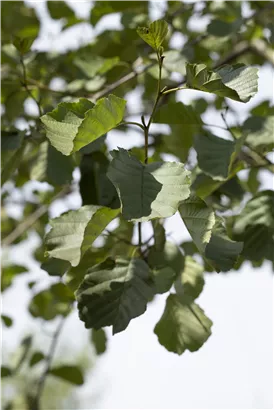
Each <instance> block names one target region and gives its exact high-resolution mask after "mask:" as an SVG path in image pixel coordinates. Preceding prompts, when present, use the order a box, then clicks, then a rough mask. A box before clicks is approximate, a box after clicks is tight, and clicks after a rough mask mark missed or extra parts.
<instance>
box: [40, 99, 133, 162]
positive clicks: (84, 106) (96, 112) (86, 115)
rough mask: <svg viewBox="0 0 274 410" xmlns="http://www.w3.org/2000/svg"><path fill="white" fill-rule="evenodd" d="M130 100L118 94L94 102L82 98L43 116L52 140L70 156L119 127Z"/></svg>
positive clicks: (62, 104)
mask: <svg viewBox="0 0 274 410" xmlns="http://www.w3.org/2000/svg"><path fill="white" fill-rule="evenodd" d="M125 105H126V101H125V100H123V99H122V98H119V97H116V96H115V95H109V96H108V97H107V98H101V99H100V100H98V101H97V102H96V104H95V105H94V104H93V103H92V102H90V101H89V100H86V99H84V98H81V99H80V100H79V101H78V102H76V103H61V104H59V105H58V106H57V108H56V109H55V110H53V111H51V112H49V113H47V114H46V115H43V116H42V117H41V121H42V123H43V124H44V126H45V129H46V136H47V138H48V139H49V140H50V143H51V144H52V145H53V146H54V147H55V148H56V149H57V150H58V151H60V152H62V154H64V155H70V154H72V153H73V152H75V151H79V150H80V148H82V147H84V146H86V145H88V144H89V143H91V142H93V141H95V140H97V138H99V137H101V136H102V135H104V134H106V133H107V132H108V131H110V130H111V129H112V128H115V127H116V126H117V125H118V124H119V123H120V122H121V121H122V119H123V116H124V110H125Z"/></svg>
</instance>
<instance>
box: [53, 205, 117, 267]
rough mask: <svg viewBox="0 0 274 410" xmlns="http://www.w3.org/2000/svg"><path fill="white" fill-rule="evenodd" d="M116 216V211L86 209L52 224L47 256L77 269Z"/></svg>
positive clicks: (63, 216)
mask: <svg viewBox="0 0 274 410" xmlns="http://www.w3.org/2000/svg"><path fill="white" fill-rule="evenodd" d="M119 212H120V210H119V209H110V208H106V207H100V206H92V205H90V206H89V205H86V206H82V207H81V208H80V209H78V210H76V211H69V212H66V213H65V214H63V215H61V216H59V217H58V218H55V219H53V220H51V221H50V224H51V226H52V229H51V230H50V231H49V233H48V234H47V235H46V237H45V244H46V247H47V255H48V256H50V257H53V258H58V259H62V260H65V261H68V262H70V263H71V265H72V266H77V265H78V263H79V262H80V259H81V257H82V256H83V255H84V253H85V252H86V251H87V250H88V248H90V247H91V245H92V244H93V242H94V241H95V239H96V238H97V237H98V236H99V235H100V234H101V233H102V232H103V230H104V229H105V228H106V226H107V225H108V224H109V223H110V222H111V221H112V220H113V219H114V218H116V216H117V215H118V214H119Z"/></svg>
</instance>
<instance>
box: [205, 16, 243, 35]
mask: <svg viewBox="0 0 274 410" xmlns="http://www.w3.org/2000/svg"><path fill="white" fill-rule="evenodd" d="M241 24H242V21H241V20H240V19H239V20H235V21H233V22H232V23H230V22H227V21H222V20H212V21H211V22H210V23H209V25H208V26H207V32H208V34H211V35H212V36H216V37H224V36H229V35H231V34H232V33H236V32H237V31H238V30H239V28H240V26H241Z"/></svg>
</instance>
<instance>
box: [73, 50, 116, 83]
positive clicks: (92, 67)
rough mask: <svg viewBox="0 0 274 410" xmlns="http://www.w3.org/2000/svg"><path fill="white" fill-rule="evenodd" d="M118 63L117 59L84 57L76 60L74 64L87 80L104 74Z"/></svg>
mask: <svg viewBox="0 0 274 410" xmlns="http://www.w3.org/2000/svg"><path fill="white" fill-rule="evenodd" d="M119 62H120V58H119V57H113V58H102V57H99V56H94V55H86V56H83V57H81V58H76V59H75V61H74V64H75V65H76V67H78V68H80V70H81V71H82V72H83V73H84V74H85V75H86V76H87V77H89V78H94V77H95V76H96V75H97V74H101V75H102V74H105V73H107V72H108V71H110V70H111V69H112V68H113V67H115V66H117V65H118V64H119Z"/></svg>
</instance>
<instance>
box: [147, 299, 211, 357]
mask: <svg viewBox="0 0 274 410" xmlns="http://www.w3.org/2000/svg"><path fill="white" fill-rule="evenodd" d="M211 326H212V322H211V320H210V319H208V317H206V316H205V314H204V312H203V310H202V309H201V308H200V307H199V306H198V305H197V304H196V303H194V302H192V300H191V299H190V300H189V299H188V297H186V296H185V297H183V296H180V297H179V296H178V295H174V294H171V295H169V297H168V298H167V301H166V307H165V310H164V313H163V316H162V317H161V319H160V321H159V322H158V323H157V324H156V326H155V329H154V333H155V334H156V335H157V336H158V340H159V343H160V344H161V345H163V346H164V347H165V348H166V349H167V350H168V351H170V352H173V353H177V354H178V355H181V354H182V353H184V351H185V350H190V351H191V352H195V351H196V350H198V349H200V347H202V345H203V344H204V343H205V342H206V341H207V339H208V338H209V336H210V335H211Z"/></svg>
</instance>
